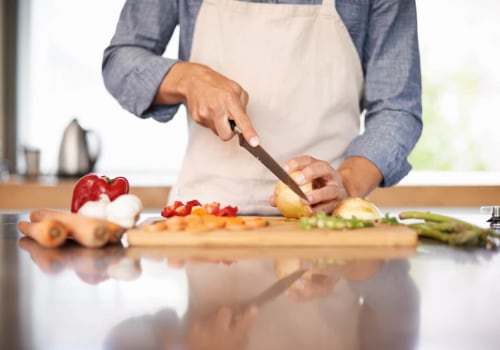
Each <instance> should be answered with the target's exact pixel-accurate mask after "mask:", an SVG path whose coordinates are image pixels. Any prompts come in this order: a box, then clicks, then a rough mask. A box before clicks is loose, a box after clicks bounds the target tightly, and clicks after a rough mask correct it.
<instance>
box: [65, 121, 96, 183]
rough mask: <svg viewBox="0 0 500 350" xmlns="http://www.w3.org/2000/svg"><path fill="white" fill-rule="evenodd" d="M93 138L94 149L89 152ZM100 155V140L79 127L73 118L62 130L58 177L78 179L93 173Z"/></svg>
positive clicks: (94, 134) (90, 131)
mask: <svg viewBox="0 0 500 350" xmlns="http://www.w3.org/2000/svg"><path fill="white" fill-rule="evenodd" d="M90 138H93V139H94V140H93V141H94V147H93V150H92V151H91V149H90V147H89V143H90V142H89V140H90ZM100 153H101V139H100V138H99V135H97V133H95V132H94V131H93V130H87V129H84V128H82V127H81V126H80V124H79V123H78V120H77V119H76V118H73V120H71V122H70V123H69V125H68V126H67V127H66V129H65V130H64V134H63V137H62V141H61V147H60V149H59V168H58V173H57V174H58V176H62V177H80V176H83V175H85V174H87V173H90V172H93V171H94V166H95V164H96V162H97V159H98V158H99V155H100Z"/></svg>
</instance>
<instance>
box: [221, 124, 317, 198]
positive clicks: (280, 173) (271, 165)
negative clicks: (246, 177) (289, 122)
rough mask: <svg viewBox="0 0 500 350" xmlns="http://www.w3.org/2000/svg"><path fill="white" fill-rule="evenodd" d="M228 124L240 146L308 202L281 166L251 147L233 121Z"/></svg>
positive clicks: (259, 148)
mask: <svg viewBox="0 0 500 350" xmlns="http://www.w3.org/2000/svg"><path fill="white" fill-rule="evenodd" d="M229 124H230V125H231V130H233V131H234V132H235V133H236V134H238V138H239V140H240V146H241V147H243V148H245V149H246V150H247V151H248V152H250V153H251V154H252V155H253V156H254V157H255V158H257V159H258V160H259V161H260V162H261V163H262V164H264V165H265V166H266V168H268V169H269V170H271V172H272V173H273V174H274V175H276V177H277V178H278V179H280V180H281V181H282V182H283V183H284V184H285V185H287V186H288V187H290V189H291V190H292V191H293V192H295V193H296V194H297V195H298V196H299V197H301V198H303V199H305V200H306V201H308V199H307V196H306V195H305V194H304V192H303V191H302V189H301V188H300V186H299V185H297V183H296V182H295V180H294V179H292V177H291V176H290V175H288V173H287V172H286V171H285V170H284V169H283V168H282V167H281V165H279V164H278V162H276V161H275V160H274V159H273V157H271V156H270V155H269V153H267V152H266V151H265V150H264V149H263V148H262V147H261V146H256V147H253V146H251V145H250V144H249V143H248V142H247V140H245V138H244V137H243V134H242V133H241V130H240V129H239V128H238V127H237V126H236V123H235V122H234V120H232V119H230V120H229Z"/></svg>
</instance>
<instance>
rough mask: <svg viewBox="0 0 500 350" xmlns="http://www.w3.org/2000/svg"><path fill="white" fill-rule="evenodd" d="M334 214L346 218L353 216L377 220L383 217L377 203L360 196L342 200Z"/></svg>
mask: <svg viewBox="0 0 500 350" xmlns="http://www.w3.org/2000/svg"><path fill="white" fill-rule="evenodd" d="M332 215H333V216H338V217H341V218H344V219H352V218H353V217H355V218H357V219H360V220H371V221H377V220H380V219H381V218H382V216H381V215H380V212H379V210H378V208H377V206H376V205H375V204H373V203H372V202H370V201H368V200H366V199H363V198H358V197H350V198H346V199H344V200H343V201H342V202H340V203H339V204H338V205H337V206H336V207H335V209H333V212H332Z"/></svg>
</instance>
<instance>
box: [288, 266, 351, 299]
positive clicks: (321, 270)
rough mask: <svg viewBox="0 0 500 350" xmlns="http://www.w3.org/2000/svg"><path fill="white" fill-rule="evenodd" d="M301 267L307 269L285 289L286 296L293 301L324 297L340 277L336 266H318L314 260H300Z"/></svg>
mask: <svg viewBox="0 0 500 350" xmlns="http://www.w3.org/2000/svg"><path fill="white" fill-rule="evenodd" d="M300 265H301V267H305V268H307V269H308V271H307V272H306V273H304V274H303V275H302V276H301V277H300V278H299V279H298V280H297V281H295V282H294V283H293V284H292V285H291V286H290V287H289V288H288V290H287V293H286V294H287V297H288V298H290V299H292V300H295V301H301V302H304V301H309V300H313V299H317V298H325V297H327V296H329V295H330V294H331V293H332V290H333V287H334V286H335V284H336V283H337V281H338V280H339V279H340V277H341V271H340V268H339V267H338V266H334V265H330V266H328V265H327V266H323V267H318V264H317V262H316V261H309V260H302V261H301V262H300Z"/></svg>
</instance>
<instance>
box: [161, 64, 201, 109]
mask: <svg viewBox="0 0 500 350" xmlns="http://www.w3.org/2000/svg"><path fill="white" fill-rule="evenodd" d="M195 66H196V65H195V64H193V63H189V62H178V63H176V64H174V65H173V66H172V67H171V68H170V70H169V71H168V73H167V74H166V75H165V77H164V78H163V81H162V82H161V84H160V87H159V88H158V92H157V93H156V96H155V98H154V100H153V105H173V104H178V103H183V102H185V99H186V93H185V90H186V77H187V76H188V74H187V72H188V70H189V69H190V67H191V69H193V68H195Z"/></svg>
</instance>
